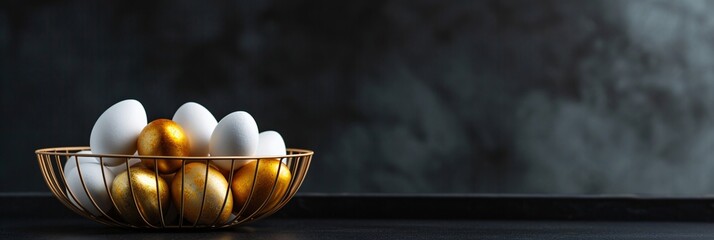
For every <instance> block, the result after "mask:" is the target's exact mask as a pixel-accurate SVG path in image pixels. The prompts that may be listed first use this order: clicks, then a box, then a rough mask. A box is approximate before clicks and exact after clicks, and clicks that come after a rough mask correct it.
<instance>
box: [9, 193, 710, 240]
mask: <svg viewBox="0 0 714 240" xmlns="http://www.w3.org/2000/svg"><path fill="white" fill-rule="evenodd" d="M709 202H711V201H710V200H708V199H685V198H672V199H665V198H642V197H639V198H638V197H624V196H621V197H612V196H611V197H592V196H590V197H577V196H570V197H567V196H560V197H554V196H550V197H548V196H499V195H461V196H456V195H448V196H447V195H429V196H426V195H422V196H413V195H412V196H406V195H368V196H365V195H359V196H358V195H321V194H301V195H299V196H296V197H295V198H294V199H293V200H292V201H291V202H290V204H288V205H287V206H286V207H285V208H284V209H283V210H281V211H280V212H278V213H277V214H275V215H273V216H271V217H269V218H267V219H263V220H260V221H257V222H253V223H249V224H247V225H242V226H236V227H231V228H226V229H218V230H200V231H193V230H190V229H189V230H172V231H158V230H131V229H122V228H114V227H107V226H104V225H101V224H99V223H96V222H93V221H91V220H88V219H84V218H82V217H81V216H79V215H76V214H74V213H72V212H71V211H69V210H67V209H66V208H65V207H64V206H62V205H61V204H60V203H59V201H57V200H56V199H54V197H52V196H51V195H49V194H47V193H36V194H2V195H0V206H2V207H0V239H80V238H84V239H95V238H100V239H633V238H635V239H711V238H713V237H714V223H709V222H692V221H681V220H707V219H711V218H712V217H711V215H712V213H711V205H710V204H709ZM499 213H500V214H499ZM618 218H622V219H618ZM497 219H511V220H497ZM516 219H529V220H516ZM548 219H561V220H558V221H553V220H548ZM566 219H570V220H567V221H566ZM573 219H590V220H591V221H578V220H573ZM594 219H600V221H592V220H594ZM604 219H608V220H609V221H604ZM635 219H638V220H667V221H623V220H635ZM674 220H680V221H674Z"/></svg>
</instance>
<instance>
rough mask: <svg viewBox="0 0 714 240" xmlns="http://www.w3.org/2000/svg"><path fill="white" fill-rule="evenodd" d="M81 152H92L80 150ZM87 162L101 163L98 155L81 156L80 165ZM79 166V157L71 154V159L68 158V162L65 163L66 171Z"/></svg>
mask: <svg viewBox="0 0 714 240" xmlns="http://www.w3.org/2000/svg"><path fill="white" fill-rule="evenodd" d="M77 153H79V154H92V152H91V151H79V152H77ZM85 163H99V158H96V157H79V165H83V164H85ZM76 167H77V157H75V156H71V157H70V158H69V159H67V162H66V163H65V164H64V171H65V172H66V171H69V170H70V169H72V168H76Z"/></svg>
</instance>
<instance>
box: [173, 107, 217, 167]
mask: <svg viewBox="0 0 714 240" xmlns="http://www.w3.org/2000/svg"><path fill="white" fill-rule="evenodd" d="M172 120H173V121H174V122H176V123H178V124H179V125H181V128H183V130H184V133H186V135H187V136H188V141H189V143H190V145H191V156H208V144H209V142H210V140H211V134H212V133H213V129H214V128H216V125H217V124H218V122H217V121H216V118H215V117H213V114H211V112H209V111H208V109H206V108H205V107H203V106H202V105H201V104H198V103H195V102H187V103H184V104H183V105H181V107H179V108H178V110H176V113H174V117H173V118H172Z"/></svg>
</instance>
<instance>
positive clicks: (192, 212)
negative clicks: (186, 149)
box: [171, 162, 233, 225]
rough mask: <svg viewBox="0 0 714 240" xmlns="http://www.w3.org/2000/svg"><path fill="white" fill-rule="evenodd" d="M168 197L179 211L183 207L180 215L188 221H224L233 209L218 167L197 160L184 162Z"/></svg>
mask: <svg viewBox="0 0 714 240" xmlns="http://www.w3.org/2000/svg"><path fill="white" fill-rule="evenodd" d="M171 196H172V200H173V204H174V205H175V206H177V207H178V209H179V210H180V209H181V207H182V206H183V213H184V215H183V217H184V219H186V220H187V221H189V222H191V223H198V224H202V225H209V224H212V223H213V222H214V221H215V222H217V223H224V222H226V221H228V217H230V215H231V210H232V209H233V195H232V193H231V191H230V187H229V185H228V181H227V180H226V179H225V178H224V177H223V175H222V174H221V173H220V172H219V171H218V170H216V169H214V168H213V167H209V166H208V165H206V164H204V163H200V162H192V163H189V164H186V166H185V167H184V168H183V169H182V170H181V171H178V172H177V173H176V176H175V177H174V179H173V181H172V182H171ZM199 216H200V218H199Z"/></svg>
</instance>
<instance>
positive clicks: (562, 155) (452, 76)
mask: <svg viewBox="0 0 714 240" xmlns="http://www.w3.org/2000/svg"><path fill="white" fill-rule="evenodd" d="M712 10H714V2H711V1H655V0H651V1H650V0H636V1H614V0H613V1H607V0H603V1H570V0H559V1H526V0H523V1H382V0H379V1H372V0H368V1H9V2H3V3H0V80H1V83H0V91H1V92H0V93H1V94H0V104H1V105H2V109H1V111H2V112H0V114H1V115H2V117H1V118H0V133H2V138H1V139H2V144H0V152H1V153H2V159H0V191H46V190H47V187H46V186H44V183H43V182H42V180H41V177H40V175H39V170H38V167H37V163H36V160H35V157H34V155H33V151H34V150H35V149H36V148H41V147H53V146H70V145H87V144H88V139H89V132H90V130H91V127H92V124H93V123H94V121H95V120H96V118H97V117H98V116H99V115H100V114H101V113H102V112H103V111H104V109H106V108H107V107H109V106H110V105H111V104H113V103H115V102H117V101H119V100H122V99H126V98H135V99H138V100H140V101H141V102H142V103H143V104H144V106H145V107H146V110H147V111H148V116H149V119H155V118H170V117H171V116H172V115H173V112H174V111H175V110H176V108H178V106H180V105H181V104H182V103H184V102H186V101H196V102H199V103H201V104H203V105H204V106H206V107H207V108H209V110H211V111H212V112H213V113H214V115H215V116H216V117H217V118H218V119H220V118H221V117H223V116H224V115H226V114H228V113H230V112H232V111H236V110H245V111H248V112H250V113H251V114H252V115H253V116H254V117H255V118H256V120H257V122H258V126H259V128H260V129H262V130H267V129H274V130H277V131H279V132H281V133H282V134H283V136H284V137H285V140H286V142H287V145H288V146H292V147H302V148H309V149H314V150H315V151H316V153H317V154H316V156H315V159H314V163H313V165H312V167H311V169H310V174H309V175H308V178H307V180H306V182H305V184H304V185H303V188H302V191H308V192H491V193H648V194H674V195H692V194H693V195H698V194H706V193H710V192H714V185H713V184H711V183H712V182H713V181H712V178H713V177H712V176H711V175H710V173H712V172H714V164H712V163H713V161H714V160H712V159H711V156H712V155H713V153H714V59H713V58H712V56H714V41H712V39H713V38H712V37H713V36H714V17H711V14H710V13H711V12H712Z"/></svg>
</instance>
